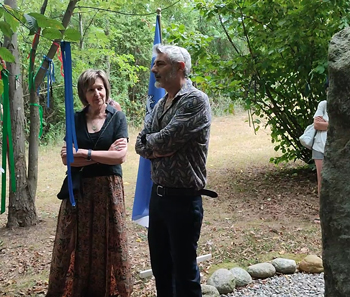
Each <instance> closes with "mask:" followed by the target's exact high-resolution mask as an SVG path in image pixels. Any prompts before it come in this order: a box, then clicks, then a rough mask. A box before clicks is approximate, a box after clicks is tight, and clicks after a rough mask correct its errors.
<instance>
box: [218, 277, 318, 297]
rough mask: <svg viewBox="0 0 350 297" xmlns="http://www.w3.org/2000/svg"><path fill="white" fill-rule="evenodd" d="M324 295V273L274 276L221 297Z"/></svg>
mask: <svg viewBox="0 0 350 297" xmlns="http://www.w3.org/2000/svg"><path fill="white" fill-rule="evenodd" d="M242 296H244V297H323V296H324V279H323V273H320V274H305V273H295V274H291V275H280V276H274V277H271V278H268V279H264V280H256V281H254V283H252V284H250V285H249V286H247V287H244V288H241V289H237V290H235V291H234V292H233V293H230V294H228V295H221V297H242Z"/></svg>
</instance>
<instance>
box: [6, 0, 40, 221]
mask: <svg viewBox="0 0 350 297" xmlns="http://www.w3.org/2000/svg"><path fill="white" fill-rule="evenodd" d="M5 4H7V5H9V6H11V7H12V8H17V3H16V0H5ZM4 46H5V47H6V48H7V49H9V50H10V51H11V53H12V55H13V56H14V57H15V62H14V63H7V69H8V70H9V72H10V75H9V92H10V94H9V97H10V112H11V127H12V135H13V155H14V163H15V171H16V172H15V175H16V192H13V191H12V190H11V188H10V195H9V207H8V221H7V226H8V227H11V228H12V227H17V226H21V227H23V226H31V225H35V224H36V222H37V215H36V209H35V204H34V197H33V196H31V193H30V190H29V187H28V183H27V165H26V158H25V132H24V103H23V89H22V84H21V83H20V81H19V79H20V77H21V75H20V63H19V53H18V44H17V34H13V35H12V37H11V38H7V37H5V44H4ZM16 80H18V81H16Z"/></svg>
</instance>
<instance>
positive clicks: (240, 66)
mask: <svg viewBox="0 0 350 297" xmlns="http://www.w3.org/2000/svg"><path fill="white" fill-rule="evenodd" d="M194 2H195V3H196V9H197V10H198V11H199V12H200V14H201V17H202V18H204V19H205V23H206V26H204V27H201V26H200V24H199V26H198V29H196V28H194V29H192V28H190V29H189V28H186V29H182V28H181V27H180V26H179V27H177V28H174V29H173V30H171V31H169V33H170V34H171V38H172V40H173V41H175V42H178V43H180V44H181V45H184V46H186V47H188V48H190V49H191V52H192V54H193V56H194V57H195V59H194V60H195V61H196V62H195V63H194V70H195V73H197V76H196V77H194V81H196V82H197V83H198V84H200V85H201V88H204V89H210V91H211V94H212V95H214V94H220V95H221V96H224V97H229V98H231V99H232V100H233V101H236V100H242V101H244V106H245V107H246V108H247V109H248V110H251V111H252V116H253V120H254V118H255V119H256V118H265V119H266V121H267V124H268V125H269V126H270V128H271V131H272V133H271V138H272V142H273V143H275V150H276V151H280V152H281V154H282V155H281V156H280V157H278V158H275V159H272V160H271V161H273V162H275V163H279V162H282V161H289V160H295V159H302V160H304V161H305V162H308V161H309V159H310V157H311V156H310V151H308V150H306V149H304V148H303V147H302V146H301V144H300V143H299V140H298V138H299V136H300V135H301V134H302V133H303V130H304V128H305V127H306V126H307V125H308V124H310V123H311V122H312V117H313V113H314V112H315V110H316V107H317V104H318V103H319V101H321V100H324V99H325V97H326V94H325V93H324V87H323V84H324V82H325V79H326V75H327V49H328V42H329V41H330V39H331V37H332V35H333V34H334V33H335V32H337V31H339V30H340V29H341V28H343V27H344V26H346V25H347V24H348V12H349V6H350V3H349V2H347V1H336V2H335V1H289V0H278V1H276V0H267V1H253V0H251V1H245V0H240V1H233V0H226V1H216V0H212V1H204V0H195V1H194ZM208 25H209V27H208ZM189 30H191V31H193V32H192V33H191V34H190V32H189ZM177 31H178V32H177ZM208 32H213V33H214V34H208ZM207 35H209V36H214V38H213V39H211V38H208V37H206V36H207ZM191 36H192V37H191ZM193 36H196V37H193ZM198 37H199V38H198ZM194 38H195V40H193V39H194ZM190 43H193V46H191V45H190ZM220 44H221V45H223V46H224V47H222V46H219V45H220ZM258 128H259V126H256V128H255V129H258Z"/></svg>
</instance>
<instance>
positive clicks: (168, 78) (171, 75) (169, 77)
mask: <svg viewBox="0 0 350 297" xmlns="http://www.w3.org/2000/svg"><path fill="white" fill-rule="evenodd" d="M175 76H176V69H172V70H171V71H170V72H169V73H167V74H166V76H163V78H164V82H166V83H167V82H169V81H171V80H172V79H173V78H174V77H175ZM154 86H155V87H156V88H158V89H160V88H164V86H163V85H162V83H161V82H159V81H156V82H155V83H154Z"/></svg>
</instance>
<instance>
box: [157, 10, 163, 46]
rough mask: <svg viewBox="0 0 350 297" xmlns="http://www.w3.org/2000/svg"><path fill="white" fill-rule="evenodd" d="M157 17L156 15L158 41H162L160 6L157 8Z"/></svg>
mask: <svg viewBox="0 0 350 297" xmlns="http://www.w3.org/2000/svg"><path fill="white" fill-rule="evenodd" d="M157 17H158V23H159V35H160V43H162V40H163V36H162V24H161V18H162V9H161V8H160V7H159V8H157Z"/></svg>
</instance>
